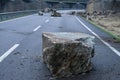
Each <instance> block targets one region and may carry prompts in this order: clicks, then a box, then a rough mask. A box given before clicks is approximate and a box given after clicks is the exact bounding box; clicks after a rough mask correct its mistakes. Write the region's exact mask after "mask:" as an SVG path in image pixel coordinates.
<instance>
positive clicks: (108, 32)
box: [80, 16, 120, 42]
mask: <svg viewBox="0 0 120 80" xmlns="http://www.w3.org/2000/svg"><path fill="white" fill-rule="evenodd" d="M80 17H81V18H82V19H84V20H85V21H88V22H89V23H90V24H92V25H94V26H95V27H97V28H99V29H101V30H102V31H104V32H106V33H107V34H109V35H110V36H112V37H113V38H114V39H116V40H117V41H119V42H120V37H118V36H117V35H115V34H113V33H112V32H110V31H108V30H107V29H105V28H103V27H102V26H100V25H98V24H97V23H95V22H93V21H91V20H87V19H86V18H84V17H82V16H80Z"/></svg>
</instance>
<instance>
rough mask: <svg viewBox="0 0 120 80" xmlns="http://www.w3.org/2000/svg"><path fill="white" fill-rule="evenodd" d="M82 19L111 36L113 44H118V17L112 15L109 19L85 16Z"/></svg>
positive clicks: (119, 35) (119, 34) (119, 32)
mask: <svg viewBox="0 0 120 80" xmlns="http://www.w3.org/2000/svg"><path fill="white" fill-rule="evenodd" d="M82 18H83V19H85V20H87V21H88V22H90V23H91V24H93V25H95V26H96V27H98V28H99V29H101V30H103V31H104V32H106V33H107V34H109V35H111V36H112V37H113V39H114V40H115V42H120V16H119V14H117V15H112V16H109V17H103V16H96V17H93V16H91V17H88V18H86V17H85V16H84V17H83V16H82Z"/></svg>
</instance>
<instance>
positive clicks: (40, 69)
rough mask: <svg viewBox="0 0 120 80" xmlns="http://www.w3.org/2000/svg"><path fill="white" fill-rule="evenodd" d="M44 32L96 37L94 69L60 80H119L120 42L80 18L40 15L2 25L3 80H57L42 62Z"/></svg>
mask: <svg viewBox="0 0 120 80" xmlns="http://www.w3.org/2000/svg"><path fill="white" fill-rule="evenodd" d="M43 32H83V33H87V34H90V35H93V36H96V38H95V40H94V42H95V56H94V58H93V59H92V62H93V69H92V71H91V72H89V73H84V74H81V75H75V76H72V77H70V78H62V79H60V80H120V43H116V42H114V41H113V38H112V37H111V36H110V35H108V34H106V33H105V32H103V31H101V30H100V29H98V28H96V27H95V26H93V25H91V24H89V23H88V22H86V21H85V20H83V19H82V18H80V17H76V16H72V15H67V14H63V15H62V17H50V15H49V14H45V15H44V16H38V15H37V14H34V15H30V16H26V17H23V18H18V19H14V20H9V21H5V22H1V23H0V56H1V57H0V80H54V79H53V78H52V76H51V74H50V72H49V70H48V69H47V67H46V66H45V65H44V63H43V61H42V38H41V36H42V33H43Z"/></svg>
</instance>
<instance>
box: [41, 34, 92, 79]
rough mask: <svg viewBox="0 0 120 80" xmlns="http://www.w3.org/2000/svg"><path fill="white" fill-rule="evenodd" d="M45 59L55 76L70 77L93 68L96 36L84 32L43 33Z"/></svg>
mask: <svg viewBox="0 0 120 80" xmlns="http://www.w3.org/2000/svg"><path fill="white" fill-rule="evenodd" d="M42 37H43V60H44V62H45V63H46V65H47V67H48V68H49V70H50V72H51V73H52V75H53V76H54V77H57V78H60V77H69V76H71V75H75V74H80V73H85V72H87V71H90V70H91V69H92V63H91V58H92V57H93V56H94V42H93V41H92V40H93V39H94V36H91V35H88V34H84V33H71V32H59V33H52V32H46V33H43V36H42Z"/></svg>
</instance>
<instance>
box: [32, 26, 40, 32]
mask: <svg viewBox="0 0 120 80" xmlns="http://www.w3.org/2000/svg"><path fill="white" fill-rule="evenodd" d="M39 28H41V25H40V26H38V27H36V28H35V29H34V30H33V31H37V30H38V29H39Z"/></svg>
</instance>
